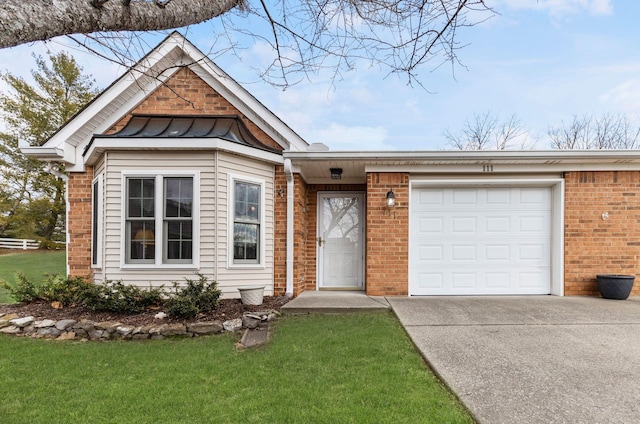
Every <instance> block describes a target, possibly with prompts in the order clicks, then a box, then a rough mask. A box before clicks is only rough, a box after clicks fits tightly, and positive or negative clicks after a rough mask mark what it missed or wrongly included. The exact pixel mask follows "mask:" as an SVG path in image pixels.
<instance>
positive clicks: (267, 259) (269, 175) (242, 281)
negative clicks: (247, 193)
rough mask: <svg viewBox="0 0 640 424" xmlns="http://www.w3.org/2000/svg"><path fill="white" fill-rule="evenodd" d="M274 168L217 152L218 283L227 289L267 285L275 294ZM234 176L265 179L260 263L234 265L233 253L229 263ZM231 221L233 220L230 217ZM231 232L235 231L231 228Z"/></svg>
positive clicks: (263, 181) (263, 180)
mask: <svg viewBox="0 0 640 424" xmlns="http://www.w3.org/2000/svg"><path fill="white" fill-rule="evenodd" d="M274 172H275V169H274V167H273V165H270V164H266V163H263V162H258V161H256V160H251V159H246V158H242V157H239V156H235V155H230V154H226V153H222V152H220V153H219V154H218V178H217V185H218V190H217V191H218V193H219V194H220V196H219V198H218V221H217V222H218V226H217V228H218V231H217V244H218V249H217V257H218V261H217V264H218V269H217V272H218V284H219V285H220V287H221V289H222V290H223V292H224V293H229V294H231V295H233V296H234V297H235V296H236V293H235V292H236V287H238V286H255V285H264V286H265V295H267V296H270V295H272V294H273V243H274V237H273V234H274V221H273V213H274V211H273V208H274V198H273V192H274V187H273V178H274ZM233 178H238V179H240V180H243V178H244V180H246V181H249V182H262V183H263V184H264V186H263V190H262V191H263V194H262V198H263V199H264V200H263V201H264V203H263V205H262V210H263V213H262V217H263V221H262V227H263V228H261V234H263V236H262V237H263V240H262V243H261V246H262V247H261V251H260V255H262V258H261V261H260V263H259V264H237V265H234V264H233V263H232V262H233V257H231V263H229V262H230V261H229V255H232V254H233V246H232V243H233V238H229V231H228V226H229V225H230V224H229V221H230V219H231V218H232V217H231V216H230V214H231V213H233V199H232V198H231V195H232V190H231V189H230V187H229V184H230V181H233ZM231 222H233V221H232V220H231ZM231 233H232V231H231Z"/></svg>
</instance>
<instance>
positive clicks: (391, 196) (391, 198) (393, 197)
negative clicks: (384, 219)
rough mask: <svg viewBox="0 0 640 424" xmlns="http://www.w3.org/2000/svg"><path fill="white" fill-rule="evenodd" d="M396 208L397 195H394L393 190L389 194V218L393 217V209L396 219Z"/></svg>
mask: <svg viewBox="0 0 640 424" xmlns="http://www.w3.org/2000/svg"><path fill="white" fill-rule="evenodd" d="M395 206H396V195H395V194H394V193H393V189H391V190H389V191H388V192H387V207H386V209H387V211H389V216H391V209H393V219H396V210H395V209H394V208H395Z"/></svg>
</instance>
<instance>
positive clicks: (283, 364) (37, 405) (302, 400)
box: [0, 314, 473, 424]
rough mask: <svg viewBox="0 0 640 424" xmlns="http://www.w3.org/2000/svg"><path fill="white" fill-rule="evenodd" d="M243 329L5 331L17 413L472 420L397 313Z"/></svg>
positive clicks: (1, 350)
mask: <svg viewBox="0 0 640 424" xmlns="http://www.w3.org/2000/svg"><path fill="white" fill-rule="evenodd" d="M237 337H238V336H237V335H224V336H215V337H209V338H195V339H174V340H163V341H144V342H131V341H130V342H115V341H114V342H86V343H82V342H55V341H44V340H33V339H24V338H16V337H12V336H2V335H0V375H1V376H2V380H1V381H2V383H1V387H2V393H3V395H2V402H0V417H3V418H2V421H3V422H7V423H16V424H18V423H30V424H33V423H49V422H59V423H76V422H86V423H114V422H117V423H169V422H170V423H194V422H219V423H237V422H244V423H268V422H275V423H472V422H473V420H472V418H471V417H470V416H469V415H468V414H467V412H466V411H465V410H464V408H463V407H462V406H460V404H459V403H458V402H457V400H456V399H455V398H454V397H453V396H452V395H451V394H450V393H449V392H448V391H447V390H446V388H444V387H443V385H442V384H441V383H440V382H439V381H438V380H437V379H436V378H435V377H434V375H433V374H432V373H431V372H430V370H429V369H428V367H427V366H426V365H425V364H424V362H423V361H422V358H421V357H420V356H419V355H418V354H417V353H416V351H415V349H414V347H413V345H412V344H411V342H410V341H409V339H408V337H407V336H406V334H405V333H404V331H403V330H402V328H401V327H400V325H399V323H398V322H397V320H396V319H395V318H394V317H393V315H391V314H353V315H309V316H293V317H284V318H281V319H280V320H278V321H277V322H276V323H275V324H274V325H272V337H271V341H270V342H269V344H268V345H267V346H264V347H262V348H259V349H252V350H247V351H237V350H236V349H235V348H234V343H235V342H236V341H237Z"/></svg>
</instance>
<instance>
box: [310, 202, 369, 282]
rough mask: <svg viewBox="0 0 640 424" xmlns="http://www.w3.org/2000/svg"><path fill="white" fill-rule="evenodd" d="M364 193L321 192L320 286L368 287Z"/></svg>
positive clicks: (319, 226) (319, 211) (319, 206)
mask: <svg viewBox="0 0 640 424" xmlns="http://www.w3.org/2000/svg"><path fill="white" fill-rule="evenodd" d="M363 211H364V195H363V193H358V192H331V193H327V192H324V193H319V194H318V240H317V245H318V288H319V289H334V290H340V289H343V290H346V289H350V290H362V289H363V288H364V277H363V276H364V267H363V264H364V260H363V256H364V248H363V247H364V231H363Z"/></svg>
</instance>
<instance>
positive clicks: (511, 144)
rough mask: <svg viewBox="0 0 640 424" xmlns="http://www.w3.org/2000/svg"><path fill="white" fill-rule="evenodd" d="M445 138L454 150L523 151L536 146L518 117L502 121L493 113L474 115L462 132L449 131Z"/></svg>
mask: <svg viewBox="0 0 640 424" xmlns="http://www.w3.org/2000/svg"><path fill="white" fill-rule="evenodd" d="M444 137H445V139H446V140H447V144H448V145H449V147H451V148H452V149H454V150H511V149H521V150H522V149H531V148H533V147H534V145H535V142H532V141H531V140H530V139H529V136H528V134H527V131H525V129H524V127H523V125H522V122H521V121H520V119H519V118H518V117H517V116H516V115H511V116H509V117H508V118H507V119H500V116H498V115H497V114H495V113H493V112H491V111H487V112H485V113H483V114H477V113H474V114H473V118H472V119H471V120H467V121H466V122H465V124H464V125H463V127H462V130H461V131H459V132H456V133H453V132H451V131H450V130H449V129H447V130H445V132H444Z"/></svg>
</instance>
